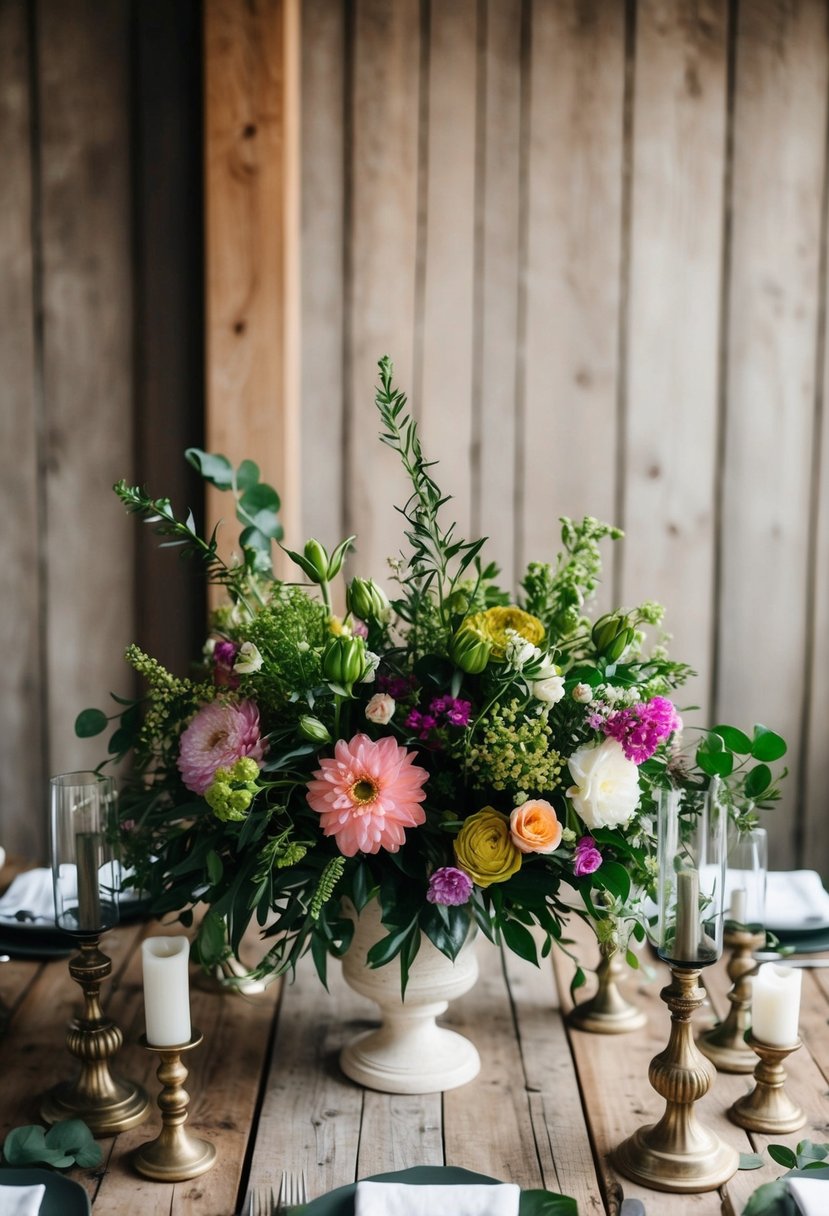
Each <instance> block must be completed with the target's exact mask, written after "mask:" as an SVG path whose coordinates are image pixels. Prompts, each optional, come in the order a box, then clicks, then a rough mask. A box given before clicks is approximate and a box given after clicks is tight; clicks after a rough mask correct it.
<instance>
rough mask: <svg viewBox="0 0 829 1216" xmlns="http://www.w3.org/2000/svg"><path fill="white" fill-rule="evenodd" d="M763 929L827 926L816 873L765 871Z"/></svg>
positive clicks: (828, 905) (827, 902)
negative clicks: (765, 927)
mask: <svg viewBox="0 0 829 1216" xmlns="http://www.w3.org/2000/svg"><path fill="white" fill-rule="evenodd" d="M766 925H767V926H768V927H769V929H783V930H785V929H823V928H825V927H827V926H829V893H827V892H826V891H824V889H823V883H822V882H821V878H820V875H819V874H818V873H817V871H816V870H769V874H768V882H767V884H766ZM818 1181H819V1179H818ZM827 1211H829V1209H827Z"/></svg>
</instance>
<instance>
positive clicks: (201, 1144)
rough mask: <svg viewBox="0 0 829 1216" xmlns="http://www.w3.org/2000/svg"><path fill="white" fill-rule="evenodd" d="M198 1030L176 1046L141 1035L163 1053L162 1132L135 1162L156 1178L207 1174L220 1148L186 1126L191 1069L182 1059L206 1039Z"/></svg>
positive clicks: (143, 1043) (160, 1076)
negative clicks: (188, 1068)
mask: <svg viewBox="0 0 829 1216" xmlns="http://www.w3.org/2000/svg"><path fill="white" fill-rule="evenodd" d="M202 1037H203V1036H202V1034H201V1032H200V1031H198V1030H194V1031H193V1033H192V1035H191V1036H190V1042H189V1043H179V1044H178V1045H177V1046H175V1047H156V1046H155V1045H154V1044H153V1043H148V1042H147V1036H146V1035H142V1036H141V1046H142V1047H146V1048H147V1050H148V1051H157V1052H158V1054H159V1055H160V1056H161V1063H160V1064H159V1066H158V1072H157V1074H156V1075H157V1077H158V1079H159V1081H160V1082H161V1086H162V1089H161V1093H160V1094H159V1096H158V1105H159V1107H160V1108H161V1122H162V1124H163V1126H162V1128H161V1132H160V1133H159V1135H158V1136H157V1137H156V1139H155V1140H151V1141H150V1142H149V1143H148V1144H145V1145H143V1146H142V1147H141V1148H139V1149H138V1150H137V1152H136V1154H135V1157H134V1159H133V1164H134V1165H135V1168H136V1169H137V1170H138V1172H139V1174H143V1175H144V1177H145V1178H152V1179H153V1180H154V1181H155V1182H183V1181H184V1180H185V1179H187V1178H196V1177H198V1175H199V1174H204V1173H205V1172H206V1171H207V1170H209V1169H210V1167H211V1166H212V1165H213V1163H214V1162H215V1160H216V1148H215V1146H214V1145H212V1144H211V1143H210V1141H209V1140H197V1139H196V1138H195V1137H194V1136H191V1135H189V1133H188V1132H186V1131H185V1130H184V1123H185V1120H186V1119H187V1107H188V1105H189V1103H190V1095H189V1094H188V1092H187V1090H186V1089H185V1088H184V1082H185V1081H186V1080H187V1069H186V1068H185V1067H184V1065H183V1064H182V1062H181V1057H182V1055H183V1054H184V1052H185V1051H192V1049H193V1048H194V1047H198V1045H199V1043H201V1041H202Z"/></svg>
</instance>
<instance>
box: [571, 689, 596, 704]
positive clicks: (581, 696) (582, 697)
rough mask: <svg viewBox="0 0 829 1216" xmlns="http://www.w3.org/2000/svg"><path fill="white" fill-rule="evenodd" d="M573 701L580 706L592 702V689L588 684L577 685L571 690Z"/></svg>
mask: <svg viewBox="0 0 829 1216" xmlns="http://www.w3.org/2000/svg"><path fill="white" fill-rule="evenodd" d="M573 700H574V701H578V702H579V704H580V705H587V704H589V703H590V701H592V700H593V689H592V688H591V687H590V685H589V684H577V685H576V687H575V688H574V689H573Z"/></svg>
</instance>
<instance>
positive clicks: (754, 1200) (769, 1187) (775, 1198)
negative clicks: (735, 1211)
mask: <svg viewBox="0 0 829 1216" xmlns="http://www.w3.org/2000/svg"><path fill="white" fill-rule="evenodd" d="M742 1216H798V1211H797V1205H796V1203H795V1201H794V1199H793V1198H792V1197H791V1195H790V1194H789V1188H788V1185H787V1183H786V1180H785V1179H784V1178H775V1180H774V1182H766V1183H764V1184H763V1186H760V1187H758V1188H757V1190H756V1191H755V1192H754V1194H753V1195H752V1196H751V1198H750V1199H749V1201H748V1203H747V1204H746V1206H745V1207H744V1208H743V1211H742Z"/></svg>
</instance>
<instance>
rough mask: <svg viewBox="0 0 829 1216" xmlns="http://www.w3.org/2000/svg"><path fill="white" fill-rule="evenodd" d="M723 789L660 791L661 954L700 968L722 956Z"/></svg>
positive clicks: (714, 785)
mask: <svg viewBox="0 0 829 1216" xmlns="http://www.w3.org/2000/svg"><path fill="white" fill-rule="evenodd" d="M721 789H722V787H721V785H720V782H719V781H718V780H717V779H716V778H712V779H711V782H710V784H709V786H708V788H707V789H701V788H698V787H694V788H691V789H676V788H671V789H666V790H660V792H659V828H658V852H659V922H658V929H657V934H658V944H657V953H658V954H659V957H660V958H662V959H663V960H664V961H665V962H666V963H669V964H670V965H671V966H672V967H684V968H688V969H693V970H697V969H698V968H700V967H707V966H709V965H710V964H711V963H715V962H716V961H717V959H718V958H719V957H720V955H721V954H722V944H723V913H724V907H725V878H726V841H727V823H728V813H727V808H726V806H725V805H724V803H723V801H722V798H721Z"/></svg>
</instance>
